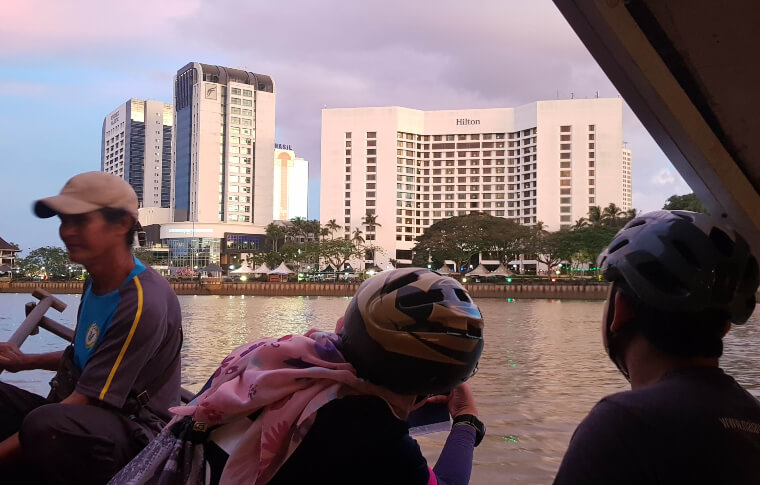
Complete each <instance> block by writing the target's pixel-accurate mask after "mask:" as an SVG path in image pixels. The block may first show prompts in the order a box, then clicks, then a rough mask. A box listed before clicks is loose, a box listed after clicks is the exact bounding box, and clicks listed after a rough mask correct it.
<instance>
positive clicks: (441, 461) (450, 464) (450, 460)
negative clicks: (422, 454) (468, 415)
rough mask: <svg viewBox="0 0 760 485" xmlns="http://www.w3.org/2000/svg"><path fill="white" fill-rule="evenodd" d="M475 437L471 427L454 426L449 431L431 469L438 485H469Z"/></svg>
mask: <svg viewBox="0 0 760 485" xmlns="http://www.w3.org/2000/svg"><path fill="white" fill-rule="evenodd" d="M475 435H476V433H475V429H474V428H472V427H471V426H466V425H456V426H454V427H453V428H452V429H451V432H450V433H449V436H448V438H446V444H445V445H443V450H442V451H441V455H440V456H439V457H438V461H437V462H436V463H435V466H434V467H433V472H434V473H435V476H436V478H437V479H438V483H439V485H460V484H467V483H470V474H471V473H472V453H473V450H474V449H475Z"/></svg>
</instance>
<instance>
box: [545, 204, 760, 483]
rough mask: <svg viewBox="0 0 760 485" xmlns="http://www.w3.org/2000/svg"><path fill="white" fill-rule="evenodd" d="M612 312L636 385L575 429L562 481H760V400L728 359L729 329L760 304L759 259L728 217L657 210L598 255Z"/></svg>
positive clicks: (610, 329) (613, 330)
mask: <svg viewBox="0 0 760 485" xmlns="http://www.w3.org/2000/svg"><path fill="white" fill-rule="evenodd" d="M599 266H600V267H601V270H602V272H603V274H604V277H605V278H606V279H607V280H608V281H610V282H611V285H610V290H609V294H608V297H607V303H606V306H605V312H604V317H603V321H602V336H603V340H604V344H605V348H606V350H607V353H608V355H609V357H610V359H611V360H612V361H613V362H614V363H615V365H616V366H617V367H618V369H619V370H620V372H621V373H622V374H623V375H624V376H625V377H626V378H627V379H628V381H629V382H630V384H631V390H630V391H627V392H621V393H618V394H613V395H611V396H607V397H605V398H604V399H602V400H601V401H600V402H599V403H598V404H597V405H596V406H595V407H594V408H593V409H592V410H591V412H590V413H589V415H588V416H587V417H586V418H585V419H584V420H583V422H582V423H581V424H580V425H579V426H578V428H577V429H576V431H575V433H574V435H573V438H572V439H571V441H570V445H569V448H568V450H567V452H566V454H565V457H564V459H563V461H562V464H561V465H560V468H559V471H558V473H557V476H556V478H555V482H554V483H555V484H567V483H584V484H588V483H591V484H595V483H599V484H601V483H605V484H606V483H668V484H670V483H757V482H758V481H760V460H758V457H760V404H759V403H758V401H757V399H756V398H755V397H753V396H752V395H751V394H750V393H748V392H747V391H746V390H745V389H743V388H742V387H741V386H740V385H739V384H738V383H737V382H736V381H735V380H734V379H733V378H732V377H731V376H729V375H728V374H726V373H725V372H724V371H723V370H722V369H721V368H720V367H719V358H720V357H721V355H722V352H723V337H724V336H725V335H726V333H727V332H728V331H729V329H730V328H731V324H732V323H733V324H737V325H739V324H743V323H745V322H746V321H747V320H748V319H749V317H750V315H751V314H752V312H753V311H754V309H755V293H756V291H757V288H758V263H757V259H756V258H755V256H753V255H752V253H751V251H750V248H749V246H748V244H747V242H746V241H745V240H744V239H743V238H742V236H741V235H739V234H738V233H737V232H736V231H735V230H733V229H731V228H729V227H727V226H725V225H724V224H723V223H722V222H721V221H719V220H717V219H715V218H713V217H710V216H707V215H704V214H698V213H694V212H687V211H656V212H650V213H648V214H644V215H641V216H639V217H636V218H635V219H633V220H631V221H630V222H628V224H626V225H625V227H623V229H621V230H620V232H618V234H617V235H616V236H615V238H614V239H613V240H612V242H611V243H610V245H609V246H608V247H607V249H605V250H604V251H603V252H602V254H601V255H600V256H599Z"/></svg>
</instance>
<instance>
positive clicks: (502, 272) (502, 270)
mask: <svg viewBox="0 0 760 485" xmlns="http://www.w3.org/2000/svg"><path fill="white" fill-rule="evenodd" d="M488 276H512V272H511V271H510V270H509V269H507V267H506V266H504V264H503V263H502V264H500V265H499V267H498V268H496V269H495V270H493V271H491V272H490V273H489V274H488Z"/></svg>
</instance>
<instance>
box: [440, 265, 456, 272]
mask: <svg viewBox="0 0 760 485" xmlns="http://www.w3.org/2000/svg"><path fill="white" fill-rule="evenodd" d="M436 272H438V273H441V274H451V273H453V272H454V270H453V269H451V268H449V266H448V265H447V264H444V265H443V266H441V267H440V268H438V269H437V270H436Z"/></svg>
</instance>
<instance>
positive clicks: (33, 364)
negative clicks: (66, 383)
mask: <svg viewBox="0 0 760 485" xmlns="http://www.w3.org/2000/svg"><path fill="white" fill-rule="evenodd" d="M62 358H63V350H59V351H58V352H48V353H46V354H25V357H24V364H23V365H24V368H23V370H34V369H44V370H58V365H59V364H60V363H61V359H62Z"/></svg>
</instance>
